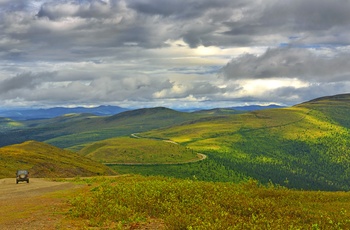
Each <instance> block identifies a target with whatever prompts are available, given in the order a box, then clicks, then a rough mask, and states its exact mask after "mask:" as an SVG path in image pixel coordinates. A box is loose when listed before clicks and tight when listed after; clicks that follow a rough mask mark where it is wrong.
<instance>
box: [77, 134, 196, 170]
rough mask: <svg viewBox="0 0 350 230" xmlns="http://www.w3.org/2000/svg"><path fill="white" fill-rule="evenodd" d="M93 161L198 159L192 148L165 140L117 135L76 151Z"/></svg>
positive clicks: (131, 161)
mask: <svg viewBox="0 0 350 230" xmlns="http://www.w3.org/2000/svg"><path fill="white" fill-rule="evenodd" d="M78 153H79V154H80V155H83V156H85V157H88V158H91V159H93V160H95V161H99V162H103V163H109V164H129V165H130V164H131V165H138V164H146V165H147V164H148V165H149V164H179V163H187V162H192V161H198V160H199V159H200V158H199V157H198V155H197V153H195V152H194V151H193V150H191V149H188V148H186V147H184V146H181V145H178V144H175V143H169V142H165V141H159V140H152V139H145V138H131V137H117V138H111V139H107V140H103V141H98V142H95V143H93V144H91V145H88V146H86V147H85V148H83V149H82V150H80V151H79V152H78Z"/></svg>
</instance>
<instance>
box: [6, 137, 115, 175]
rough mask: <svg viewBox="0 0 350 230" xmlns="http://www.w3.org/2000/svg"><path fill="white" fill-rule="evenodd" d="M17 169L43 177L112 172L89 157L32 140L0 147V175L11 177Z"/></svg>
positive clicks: (108, 173) (106, 173) (107, 173)
mask: <svg viewBox="0 0 350 230" xmlns="http://www.w3.org/2000/svg"><path fill="white" fill-rule="evenodd" d="M18 169H27V170H29V171H30V176H31V177H46V178H56V177H76V176H96V175H113V174H115V173H114V171H112V170H111V169H110V168H108V167H106V166H104V165H102V164H100V163H97V162H95V161H93V160H91V159H88V158H86V157H82V156H80V155H78V154H76V153H73V152H70V151H67V150H62V149H59V148H57V147H54V146H51V145H48V144H44V143H40V142H36V141H28V142H24V143H22V144H17V145H11V146H6V147H2V148H0V178H6V177H14V176H15V172H16V170H18Z"/></svg>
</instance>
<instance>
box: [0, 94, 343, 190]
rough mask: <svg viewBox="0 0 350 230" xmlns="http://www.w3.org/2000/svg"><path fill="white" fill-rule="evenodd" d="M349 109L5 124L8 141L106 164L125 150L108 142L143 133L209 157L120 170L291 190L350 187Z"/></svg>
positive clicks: (140, 113)
mask: <svg viewBox="0 0 350 230" xmlns="http://www.w3.org/2000/svg"><path fill="white" fill-rule="evenodd" d="M349 111H350V94H343V95H335V96H330V97H324V98H317V99H314V100H311V101H309V102H305V103H301V104H298V105H295V106H292V107H289V108H277V109H266V110H258V111H251V112H247V113H242V114H231V113H232V111H227V110H220V109H216V110H211V111H202V112H196V113H184V112H178V111H174V110H171V109H167V108H163V107H157V108H149V109H139V110H132V111H127V112H123V113H119V114H117V115H113V116H106V117H97V116H94V115H91V114H68V115H65V116H60V117H56V118H53V119H48V120H39V121H26V122H17V123H11V122H12V121H11V120H8V119H4V120H2V121H1V122H2V124H4V125H3V127H6V128H4V129H2V130H1V139H0V142H1V144H2V145H6V144H8V143H11V144H12V142H15V143H20V142H23V141H26V140H31V139H34V140H37V141H45V142H47V143H49V144H52V145H55V146H58V147H62V148H68V149H71V150H74V151H79V150H81V149H84V148H85V147H86V148H85V149H84V151H86V149H89V148H90V150H91V146H94V147H93V150H94V151H93V152H94V153H92V152H91V151H90V150H89V151H90V152H89V151H88V152H89V153H84V154H86V155H88V154H91V156H93V157H95V159H97V160H103V159H102V158H100V157H101V156H104V154H105V153H106V151H107V150H110V149H113V148H114V150H115V148H117V147H116V146H117V145H115V143H117V142H114V141H112V142H110V141H111V140H107V139H109V138H115V137H121V136H127V135H130V134H132V133H136V132H137V133H141V134H140V135H141V136H142V137H145V138H156V139H161V140H162V139H163V140H172V141H175V142H177V143H179V144H181V145H182V146H183V147H187V148H189V149H192V150H193V151H194V152H200V153H203V154H205V155H207V156H208V159H207V160H205V161H203V162H198V163H193V164H189V165H187V166H183V165H182V166H154V167H142V166H140V167H119V166H116V167H114V166H113V167H112V168H113V169H115V170H116V171H118V172H120V171H123V172H125V173H140V174H147V175H165V176H169V175H171V176H178V177H181V178H191V177H196V178H198V179H200V180H214V181H237V180H245V179H247V178H254V179H257V180H259V181H260V182H261V183H269V182H271V181H272V182H273V183H277V184H281V185H285V186H287V187H290V188H298V189H317V190H349V189H350V150H349V149H350V148H349V146H350V134H349V127H350V126H349V123H350V119H349V117H348V112H349ZM234 113H235V112H234ZM12 124H15V125H13V126H12ZM104 140H106V142H108V143H109V144H108V145H105V143H106V142H103V141H104ZM146 140H147V139H146ZM98 141H102V142H100V143H99V142H98ZM113 142H114V143H113ZM101 143H104V144H101ZM126 143H127V142H126ZM147 143H148V144H149V145H150V146H152V143H151V141H149V142H147V141H145V142H144V143H143V144H142V145H143V146H145V145H148V144H147ZM129 144H130V143H129ZM130 145H133V144H130ZM89 146H90V147H89ZM99 146H100V147H99ZM107 146H108V147H107ZM135 146H136V145H135ZM119 147H120V146H119ZM122 148H126V146H124V147H122ZM138 148H139V149H140V148H142V147H140V146H139V147H138ZM114 150H113V151H114ZM108 157H109V158H110V157H112V156H108ZM113 157H116V156H113ZM123 157H127V156H123Z"/></svg>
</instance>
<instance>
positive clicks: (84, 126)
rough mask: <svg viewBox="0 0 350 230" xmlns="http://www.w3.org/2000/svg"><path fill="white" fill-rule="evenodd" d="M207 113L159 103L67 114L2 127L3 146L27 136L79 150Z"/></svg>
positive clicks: (24, 139)
mask: <svg viewBox="0 0 350 230" xmlns="http://www.w3.org/2000/svg"><path fill="white" fill-rule="evenodd" d="M205 116H211V115H208V114H203V115H202V114H190V113H184V112H177V111H175V110H171V109H167V108H163V107H158V108H150V109H138V110H133V111H127V112H123V113H120V114H117V115H113V116H106V117H98V116H94V115H91V114H67V115H65V116H60V117H56V118H52V119H46V120H34V121H25V122H22V123H21V124H22V126H21V127H12V128H11V129H10V130H9V129H6V130H5V129H2V130H0V131H1V132H0V146H5V145H10V144H16V143H22V142H24V141H27V140H37V141H42V142H47V143H49V144H52V145H54V146H57V147H60V148H71V149H74V150H79V149H80V148H82V147H83V146H84V145H86V144H89V143H91V142H94V141H100V140H104V139H108V138H112V137H118V136H125V135H130V134H132V133H136V132H144V131H148V130H152V129H157V128H161V127H169V126H173V125H176V124H181V123H183V122H185V121H190V120H195V119H197V118H200V117H205Z"/></svg>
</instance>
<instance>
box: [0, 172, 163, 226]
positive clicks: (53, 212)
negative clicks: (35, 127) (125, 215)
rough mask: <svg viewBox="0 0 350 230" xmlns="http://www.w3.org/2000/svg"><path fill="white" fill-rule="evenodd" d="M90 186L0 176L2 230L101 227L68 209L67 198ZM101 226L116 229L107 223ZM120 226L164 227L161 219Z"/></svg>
mask: <svg viewBox="0 0 350 230" xmlns="http://www.w3.org/2000/svg"><path fill="white" fill-rule="evenodd" d="M85 189H89V188H88V186H87V185H77V184H74V183H70V182H55V181H50V180H47V179H42V178H30V183H26V182H20V183H19V184H16V179H15V178H6V179H0V229H1V230H53V229H100V228H96V227H89V224H88V221H87V220H81V219H71V218H70V217H69V216H68V215H67V212H69V209H70V208H71V206H70V205H69V204H68V202H67V201H68V199H69V197H72V196H74V195H76V194H77V193H80V192H82V191H83V190H85ZM103 229H119V228H118V227H117V228H116V226H110V228H109V227H107V228H103ZM122 229H130V230H131V229H133V230H146V229H148V230H151V229H152V230H153V229H159V230H160V229H165V226H164V224H163V221H162V220H159V219H152V218H150V219H149V220H148V221H146V222H144V223H134V224H128V225H124V226H123V227H122Z"/></svg>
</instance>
